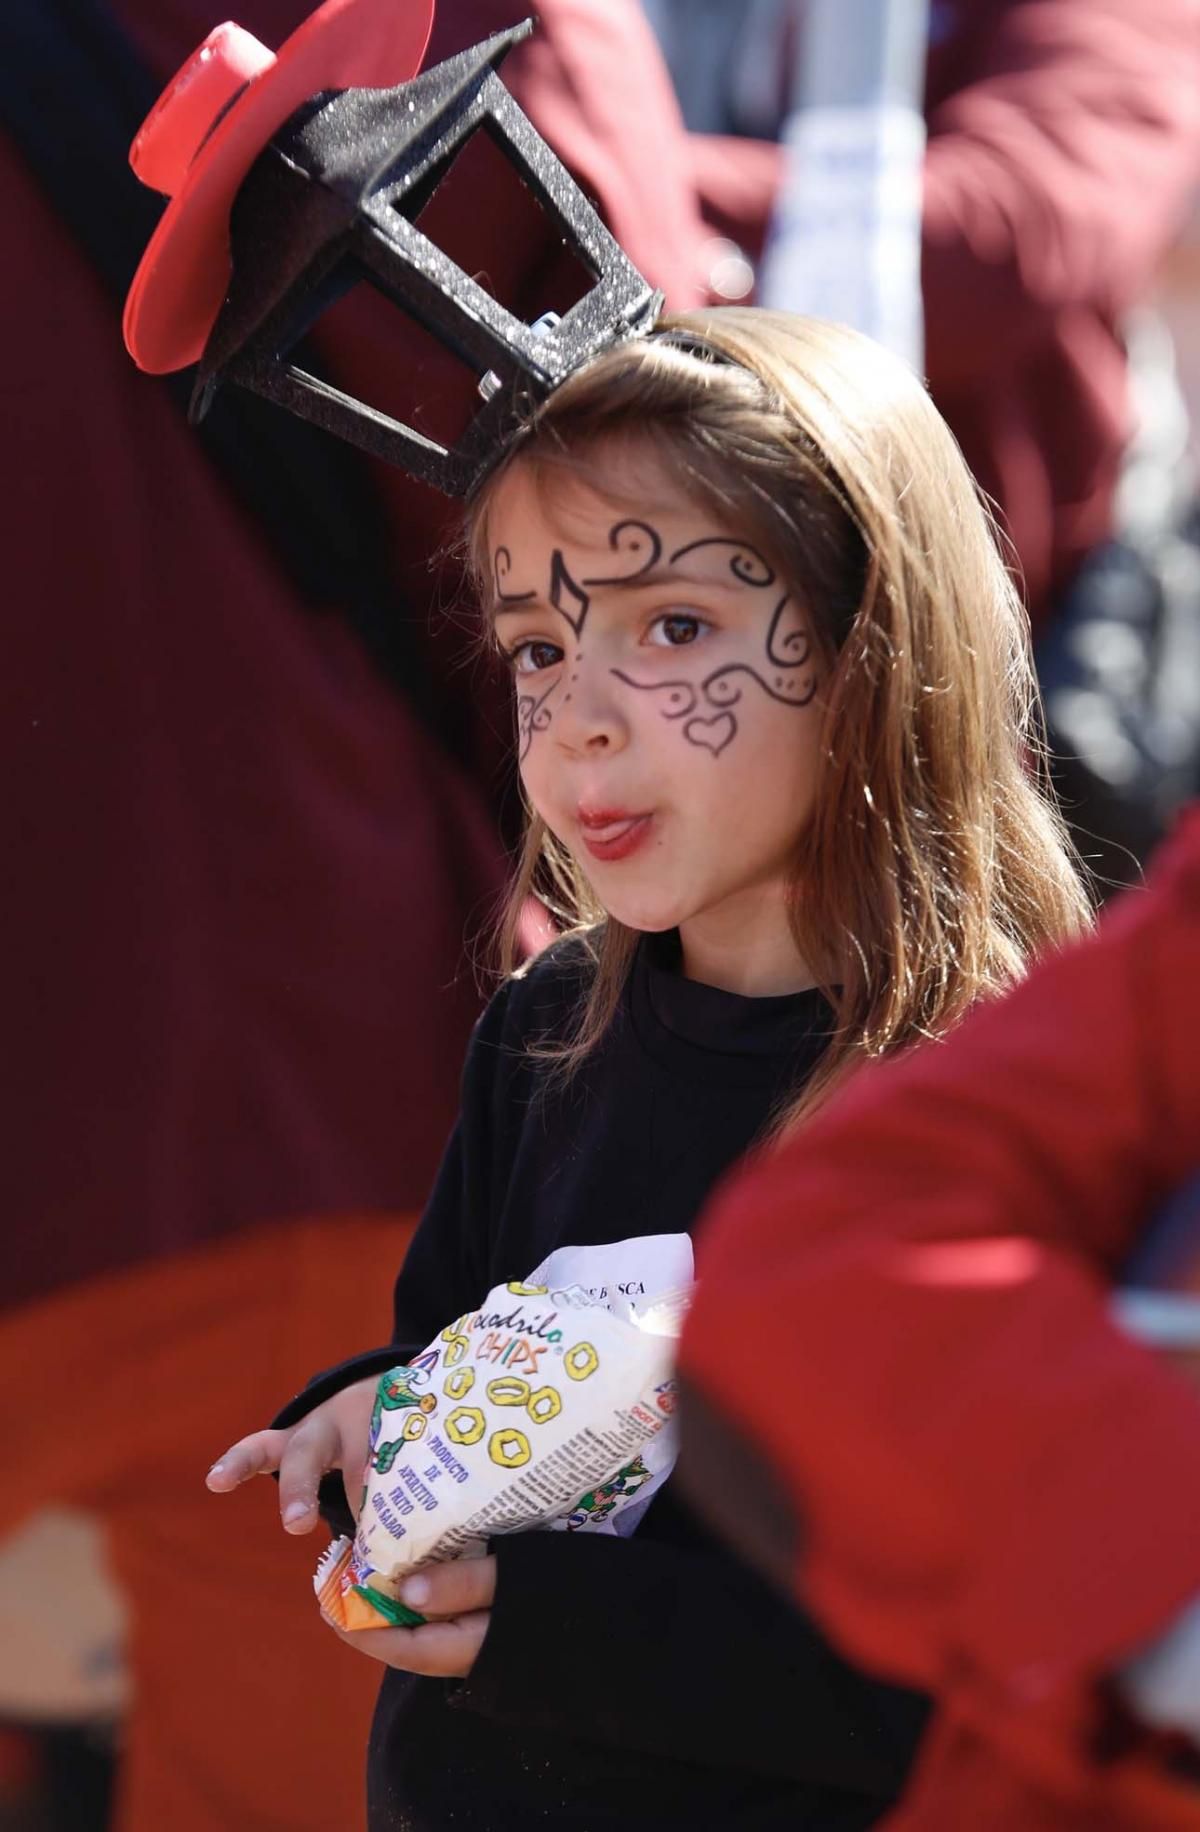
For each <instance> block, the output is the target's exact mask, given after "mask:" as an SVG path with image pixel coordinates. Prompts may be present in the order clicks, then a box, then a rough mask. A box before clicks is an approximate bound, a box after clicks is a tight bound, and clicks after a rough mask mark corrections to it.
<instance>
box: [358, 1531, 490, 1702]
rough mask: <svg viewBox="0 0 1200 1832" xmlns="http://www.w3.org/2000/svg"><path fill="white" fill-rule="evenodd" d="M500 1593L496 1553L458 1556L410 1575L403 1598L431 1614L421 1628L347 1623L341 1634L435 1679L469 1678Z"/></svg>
mask: <svg viewBox="0 0 1200 1832" xmlns="http://www.w3.org/2000/svg"><path fill="white" fill-rule="evenodd" d="M495 1596H496V1561H495V1559H494V1558H491V1557H487V1558H462V1559H452V1560H450V1562H449V1563H448V1564H445V1565H430V1566H429V1567H428V1569H427V1570H425V1571H419V1572H417V1574H416V1575H415V1576H414V1577H411V1578H409V1579H408V1580H407V1581H406V1583H404V1584H403V1585H402V1586H401V1589H400V1601H401V1602H402V1603H406V1604H407V1605H408V1607H409V1608H410V1609H416V1610H420V1612H421V1614H422V1615H423V1616H427V1617H428V1618H429V1620H428V1621H427V1622H426V1623H424V1625H423V1626H422V1627H420V1628H364V1629H353V1630H351V1629H342V1628H338V1626H337V1624H336V1623H334V1622H330V1621H329V1617H328V1616H326V1618H325V1620H326V1621H327V1622H329V1626H330V1628H331V1629H332V1630H333V1632H334V1634H335V1635H337V1636H338V1637H339V1639H340V1640H342V1641H345V1642H346V1643H347V1644H348V1645H349V1646H350V1647H352V1648H357V1649H358V1651H359V1653H360V1654H370V1656H371V1657H372V1659H373V1660H381V1661H382V1662H383V1664H384V1665H385V1666H388V1667H399V1668H401V1669H402V1671H403V1672H405V1673H422V1674H424V1675H426V1677H428V1678H431V1679H465V1678H466V1676H467V1674H468V1673H469V1672H470V1671H471V1668H472V1667H473V1666H474V1665H475V1660H476V1656H477V1655H478V1653H479V1650H480V1648H481V1647H482V1646H483V1638H484V1636H485V1635H486V1634H487V1631H488V1624H489V1622H490V1621H491V1606H492V1603H493V1601H494V1600H495Z"/></svg>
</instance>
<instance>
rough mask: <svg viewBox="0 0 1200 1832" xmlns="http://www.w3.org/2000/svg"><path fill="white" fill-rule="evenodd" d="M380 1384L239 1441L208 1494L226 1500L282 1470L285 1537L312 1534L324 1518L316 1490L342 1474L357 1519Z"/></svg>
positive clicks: (362, 1385)
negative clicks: (250, 1481) (255, 1479)
mask: <svg viewBox="0 0 1200 1832" xmlns="http://www.w3.org/2000/svg"><path fill="white" fill-rule="evenodd" d="M376 1384H377V1383H376V1380H375V1377H374V1376H372V1377H371V1378H370V1379H369V1380H358V1381H355V1383H354V1385H353V1386H350V1387H343V1388H342V1390H341V1392H340V1393H335V1394H334V1396H333V1398H332V1399H327V1400H325V1401H324V1403H323V1404H322V1405H320V1406H314V1408H313V1410H312V1411H311V1412H310V1413H309V1414H308V1416H307V1417H306V1418H302V1419H300V1420H299V1421H298V1423H297V1424H295V1425H289V1426H287V1427H286V1429H284V1430H282V1431H255V1432H252V1433H251V1435H250V1436H249V1437H248V1438H239V1439H238V1441H237V1443H236V1444H234V1445H232V1446H231V1448H230V1449H229V1450H227V1451H226V1452H225V1455H224V1456H223V1457H220V1458H218V1460H217V1461H216V1462H215V1463H214V1464H213V1466H212V1468H211V1469H210V1470H209V1472H208V1475H207V1476H206V1477H205V1481H206V1482H207V1484H208V1486H209V1488H210V1489H212V1490H213V1491H214V1493H216V1494H218V1495H223V1494H227V1493H228V1492H229V1490H231V1489H235V1488H237V1487H238V1486H239V1484H240V1483H243V1482H245V1481H246V1480H247V1478H248V1477H250V1476H269V1475H270V1474H271V1472H272V1471H273V1470H278V1471H279V1513H280V1518H281V1519H282V1522H283V1527H284V1531H285V1532H287V1533H311V1532H312V1530H313V1528H314V1527H315V1526H316V1524H317V1520H318V1518H319V1516H318V1514H317V1484H318V1483H319V1482H320V1480H321V1477H322V1476H323V1475H324V1474H325V1472H326V1470H330V1469H340V1470H341V1472H342V1479H343V1482H344V1483H345V1487H346V1500H347V1502H348V1504H349V1507H350V1512H351V1513H352V1514H357V1513H358V1504H359V1501H360V1499H361V1494H362V1474H363V1469H364V1467H365V1466H366V1461H367V1442H368V1439H369V1436H370V1427H371V1407H372V1405H373V1404H374V1401H375V1387H376Z"/></svg>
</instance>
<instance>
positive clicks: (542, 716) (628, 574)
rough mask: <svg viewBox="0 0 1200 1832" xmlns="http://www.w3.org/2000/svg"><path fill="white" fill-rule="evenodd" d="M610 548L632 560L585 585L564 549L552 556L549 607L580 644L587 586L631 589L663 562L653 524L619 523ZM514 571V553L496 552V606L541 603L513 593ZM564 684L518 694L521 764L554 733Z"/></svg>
mask: <svg viewBox="0 0 1200 1832" xmlns="http://www.w3.org/2000/svg"><path fill="white" fill-rule="evenodd" d="M608 545H609V547H610V548H611V549H612V551H613V553H614V554H616V555H617V556H618V559H628V560H629V562H630V564H629V565H628V566H626V567H623V568H622V569H621V571H619V572H616V573H605V574H598V575H591V576H589V577H588V578H586V579H584V580H583V581H582V582H580V581H579V580H577V579H575V578H573V577H572V575H571V569H570V567H569V566H568V565H567V562H566V560H565V558H564V557H563V551H562V548H561V547H556V548H555V549H554V552H553V553H552V554H551V556H550V583H549V586H548V588H547V591H546V598H547V602H548V603H549V604H550V605H551V606H552V607H553V609H554V610H555V611H557V612H558V615H559V616H560V617H562V618H563V620H564V621H565V622H566V623H568V624H569V625H570V627H571V629H572V630H573V631H574V632H575V637H576V640H578V639H579V637H580V636H582V634H583V626H584V624H585V623H586V622H587V614H588V611H589V610H590V609H591V603H592V600H591V596H590V593H589V591H588V589H587V588H588V587H592V588H593V589H594V588H595V587H597V586H605V585H628V584H631V583H632V582H633V581H634V580H635V579H640V578H641V577H642V575H643V574H644V573H648V572H650V571H651V570H652V569H653V568H654V567H655V566H657V564H658V562H659V560H660V559H661V558H662V541H661V540H660V539H659V537H658V535H657V534H656V533H655V531H654V529H653V528H651V527H650V525H649V523H648V522H639V521H635V520H633V519H632V518H627V519H626V520H624V521H620V522H616V523H614V525H613V526H612V527H611V528H610V529H609V531H608ZM511 572H512V554H511V553H510V551H509V549H508V548H507V547H497V549H496V551H495V553H494V555H493V556H492V576H493V581H494V586H495V593H496V602H497V604H500V605H504V606H506V607H509V608H516V607H517V606H519V605H523V604H531V603H532V602H533V601H534V600H535V599H536V598H537V592H536V590H535V589H533V588H532V587H531V588H530V589H529V590H528V591H511V590H510V589H509V585H508V581H509V575H510V573H511ZM575 659H576V662H577V663H578V662H581V661H582V660H583V653H582V651H580V652H579V653H577V655H576V657H575ZM576 678H577V677H576V675H575V674H572V676H571V679H570V681H569V682H568V683H567V687H568V691H567V693H566V694H565V695H564V698H563V704H564V705H565V704H566V702H567V700H569V699H570V697H571V695H570V691H569V689H570V687H571V685H572V684H573V683H574V681H575V680H576ZM562 684H563V683H562V681H561V680H558V681H555V682H554V683H553V685H552V686H550V687H548V688H547V689H546V691H545V692H544V693H543V694H541V695H538V694H533V693H518V695H517V760H518V762H519V763H524V761H525V759H526V757H527V756H528V754H529V747H530V745H531V744H532V743H533V740H534V737H535V735H536V734H537V733H538V732H544V731H547V730H548V729H549V726H550V723H551V721H552V720H553V718H554V708H553V706H551V705H550V704H549V702H550V701H551V700H552V699H553V698H554V696H555V694H556V693H557V692H558V690H559V688H560V687H561V686H562Z"/></svg>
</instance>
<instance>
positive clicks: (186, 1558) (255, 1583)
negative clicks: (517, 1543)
mask: <svg viewBox="0 0 1200 1832" xmlns="http://www.w3.org/2000/svg"><path fill="white" fill-rule="evenodd" d="M412 1227H413V1220H412V1218H409V1217H401V1216H396V1215H366V1216H360V1217H355V1216H350V1217H347V1216H326V1217H322V1218H321V1219H318V1220H303V1221H294V1222H285V1223H277V1224H273V1225H270V1226H262V1227H259V1228H255V1229H252V1230H248V1231H247V1232H245V1233H243V1234H240V1235H237V1236H234V1237H231V1238H230V1239H228V1240H225V1241H222V1242H219V1243H217V1244H215V1245H213V1246H209V1247H205V1248H202V1249H200V1250H198V1251H195V1252H190V1253H186V1254H181V1255H179V1256H178V1257H176V1258H171V1259H165V1260H159V1261H157V1262H155V1263H153V1264H151V1265H148V1266H144V1267H140V1268H136V1269H134V1270H133V1271H128V1272H122V1273H118V1274H114V1275H112V1276H109V1277H105V1278H100V1279H95V1280H91V1281H88V1282H87V1283H85V1284H81V1285H77V1286H74V1287H72V1288H70V1289H68V1290H66V1291H64V1292H62V1293H60V1294H57V1295H55V1296H54V1297H52V1298H50V1299H48V1300H45V1301H43V1302H42V1303H39V1304H36V1305H31V1306H29V1307H28V1308H27V1309H23V1310H19V1311H17V1312H15V1313H12V1314H10V1315H8V1316H6V1317H5V1318H3V1319H2V1320H0V1395H2V1396H3V1397H2V1398H0V1438H2V1439H3V1441H4V1443H5V1445H6V1446H7V1447H8V1457H7V1462H8V1470H9V1473H10V1477H11V1478H13V1479H12V1480H10V1482H9V1483H8V1484H7V1485H6V1489H5V1496H4V1502H3V1510H4V1511H3V1512H0V1532H10V1531H11V1530H12V1529H14V1528H15V1527H17V1526H18V1525H19V1524H20V1522H21V1520H22V1519H23V1518H24V1516H25V1514H26V1512H27V1511H30V1510H33V1509H35V1508H38V1507H40V1506H43V1505H54V1504H57V1505H61V1506H66V1507H75V1508H80V1509H83V1510H86V1511H87V1512H88V1513H89V1514H90V1515H91V1516H92V1517H93V1518H95V1519H96V1520H97V1521H98V1522H99V1524H100V1525H101V1526H102V1528H103V1530H104V1531H105V1533H106V1535H107V1542H108V1555H109V1564H110V1568H111V1571H112V1573H113V1576H114V1577H115V1579H116V1581H117V1584H118V1586H119V1588H120V1590H121V1591H122V1593H123V1595H124V1599H125V1603H126V1607H127V1610H128V1615H129V1624H130V1632H129V1642H128V1647H127V1650H126V1658H127V1662H128V1666H129V1676H130V1681H131V1691H132V1700H131V1705H130V1709H129V1713H128V1717H127V1719H126V1721H125V1725H124V1728H123V1734H122V1743H121V1747H122V1757H121V1767H120V1773H119V1778H118V1787H117V1805H116V1812H115V1817H114V1823H113V1832H162V1828H163V1827H164V1826H168V1825H169V1826H170V1827H171V1828H172V1832H231V1829H232V1828H236V1829H237V1832H268V1828H278V1827H281V1826H287V1827H288V1828H289V1832H331V1829H332V1828H336V1829H337V1832H353V1829H354V1828H355V1827H357V1826H361V1825H362V1823H363V1781H362V1775H363V1752H364V1750H365V1747H366V1738H367V1730H368V1726H369V1722H370V1716H371V1711H372V1708H373V1703H374V1697H375V1692H376V1689H377V1686H378V1672H377V1669H376V1667H375V1664H374V1662H370V1661H364V1660H361V1659H357V1658H356V1657H355V1656H354V1654H353V1653H351V1652H350V1651H349V1650H348V1649H346V1648H345V1647H343V1646H342V1645H341V1644H340V1643H339V1642H338V1641H337V1640H336V1639H335V1638H334V1636H332V1635H331V1634H330V1633H329V1631H328V1629H326V1628H325V1626H324V1625H323V1623H322V1622H321V1619H320V1616H319V1614H318V1612H317V1609H316V1605H315V1602H314V1599H313V1594H312V1571H313V1567H314V1565H315V1562H316V1559H317V1556H318V1554H319V1552H320V1551H321V1549H322V1547H323V1545H324V1543H325V1542H324V1539H323V1538H322V1536H321V1534H320V1533H319V1532H317V1533H313V1534H312V1535H309V1536H307V1537H305V1538H302V1539H300V1540H298V1541H296V1540H291V1539H289V1538H288V1537H287V1536H286V1535H285V1534H284V1533H283V1532H282V1530H281V1528H280V1525H279V1516H278V1510H277V1507H276V1503H275V1495H274V1490H273V1484H272V1485H269V1484H266V1483H258V1482H256V1483H251V1484H249V1485H247V1488H246V1489H245V1490H243V1491H241V1492H239V1493H237V1494H235V1495H233V1496H229V1497H218V1496H215V1495H212V1494H210V1493H209V1492H208V1491H207V1490H206V1488H205V1486H204V1475H205V1472H206V1470H207V1469H208V1466H209V1464H210V1463H211V1462H212V1461H213V1460H214V1459H215V1458H216V1457H217V1456H218V1455H219V1454H220V1453H221V1451H223V1450H224V1449H226V1448H227V1446H228V1445H229V1444H230V1443H232V1442H233V1441H234V1439H235V1438H238V1437H240V1436H242V1435H244V1434H245V1433H246V1432H247V1431H250V1430H253V1429H255V1428H256V1427H258V1426H259V1425H261V1424H264V1423H266V1421H267V1420H268V1419H269V1418H270V1417H271V1415H272V1413H273V1412H274V1410H275V1409H276V1407H277V1406H278V1404H279V1403H280V1401H281V1399H283V1398H284V1397H286V1395H287V1394H288V1393H289V1392H290V1391H292V1390H294V1389H295V1388H296V1387H297V1386H298V1385H300V1384H302V1382H303V1381H304V1380H305V1379H306V1378H307V1377H308V1375H309V1374H310V1373H311V1372H312V1371H313V1370H314V1369H316V1368H319V1367H321V1366H324V1365H327V1364H329V1363H332V1362H335V1361H337V1360H339V1359H341V1358H342V1357H343V1356H344V1355H346V1354H349V1353H351V1352H353V1351H354V1350H355V1349H357V1348H361V1346H362V1344H363V1343H364V1342H370V1341H376V1342H377V1341H386V1340H387V1336H388V1333H389V1298H390V1292H391V1283H392V1277H393V1274H394V1272H395V1269H396V1267H397V1265H398V1264H399V1262H400V1260H401V1259H402V1258H403V1254H404V1250H405V1248H406V1247H407V1244H408V1240H409V1238H410V1236H411V1233H412ZM53 1603H54V1598H53V1594H52V1593H51V1594H49V1595H48V1596H47V1610H48V1612H51V1611H52V1609H53Z"/></svg>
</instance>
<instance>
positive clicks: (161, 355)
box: [124, 0, 434, 375]
mask: <svg viewBox="0 0 1200 1832" xmlns="http://www.w3.org/2000/svg"><path fill="white" fill-rule="evenodd" d="M433 13H434V0H325V4H324V6H321V7H319V8H318V9H317V11H316V12H315V13H313V14H311V15H310V17H309V18H308V19H306V20H305V21H304V23H303V25H301V26H298V27H297V29H296V30H295V31H294V32H293V33H292V35H291V37H290V38H289V39H288V40H287V41H286V43H285V44H284V45H283V46H282V47H281V48H280V51H279V54H278V56H277V57H276V59H275V61H274V62H273V63H272V64H271V65H270V66H269V67H268V68H267V69H265V70H264V71H263V72H262V74H261V75H260V76H258V77H256V78H255V79H254V81H253V82H251V83H250V84H249V85H248V87H247V88H246V90H245V91H244V92H243V94H242V95H241V96H239V98H238V100H237V101H236V102H235V103H234V105H233V107H232V108H231V109H230V110H229V113H228V114H227V115H226V116H225V118H224V119H223V120H222V121H221V122H220V123H219V125H218V126H217V127H216V128H215V129H214V130H213V132H212V133H211V134H210V135H209V138H208V139H207V140H206V141H205V142H204V144H203V146H202V147H201V148H200V150H199V152H198V153H197V154H196V156H195V158H194V159H193V161H192V163H191V165H190V166H189V168H188V173H187V178H186V181H185V183H184V184H183V186H182V188H181V189H180V191H179V192H178V194H177V195H176V196H175V197H173V198H172V199H171V201H170V203H169V204H168V205H167V207H166V209H165V211H164V212H163V216H162V219H161V221H160V222H159V224H158V227H157V228H156V230H155V231H154V234H153V236H152V237H151V239H150V242H149V244H148V246H147V248H146V252H145V254H144V255H143V256H142V259H141V262H140V264H139V266H138V270H137V273H136V274H135V275H134V278H133V284H132V285H131V287H130V289H129V296H128V298H127V299H126V301H125V318H124V332H125V346H126V348H127V349H128V351H129V354H130V355H131V356H132V358H133V360H134V362H135V363H136V364H137V365H138V368H139V369H145V370H147V371H149V372H150V373H151V374H152V375H165V374H167V373H168V372H169V371H170V370H173V369H183V368H186V367H187V365H188V364H189V363H194V362H198V361H199V359H200V357H201V355H202V354H203V351H204V346H205V343H206V342H207V340H208V334H209V332H210V330H211V329H212V326H213V322H214V320H215V318H216V316H217V313H218V312H219V310H220V309H221V302H222V300H223V299H224V297H225V292H226V289H227V287H228V284H229V273H230V264H229V211H230V207H231V205H232V203H233V200H234V197H235V196H236V194H237V190H238V186H239V185H240V184H241V182H242V179H243V178H244V177H245V176H246V173H247V172H248V171H249V170H250V167H251V166H252V165H253V163H254V161H255V159H256V158H257V157H258V155H259V153H261V152H262V150H263V148H264V147H265V146H266V145H267V143H268V142H269V140H270V138H271V136H272V134H274V133H275V132H277V130H278V129H279V128H280V127H281V126H282V125H283V123H284V122H285V121H286V120H287V118H288V116H289V115H290V114H292V113H294V111H295V110H296V109H297V108H299V107H300V105H301V103H302V102H305V101H306V100H307V99H308V97H309V96H310V95H315V94H316V93H317V92H318V91H319V90H322V89H360V88H361V89H390V88H392V87H394V85H395V84H397V83H406V82H408V80H409V79H410V78H411V77H413V76H415V75H416V73H417V71H418V70H419V69H420V68H421V61H422V59H423V58H424V55H425V49H426V46H427V45H428V43H429V34H430V32H431V30H432V28H433Z"/></svg>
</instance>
